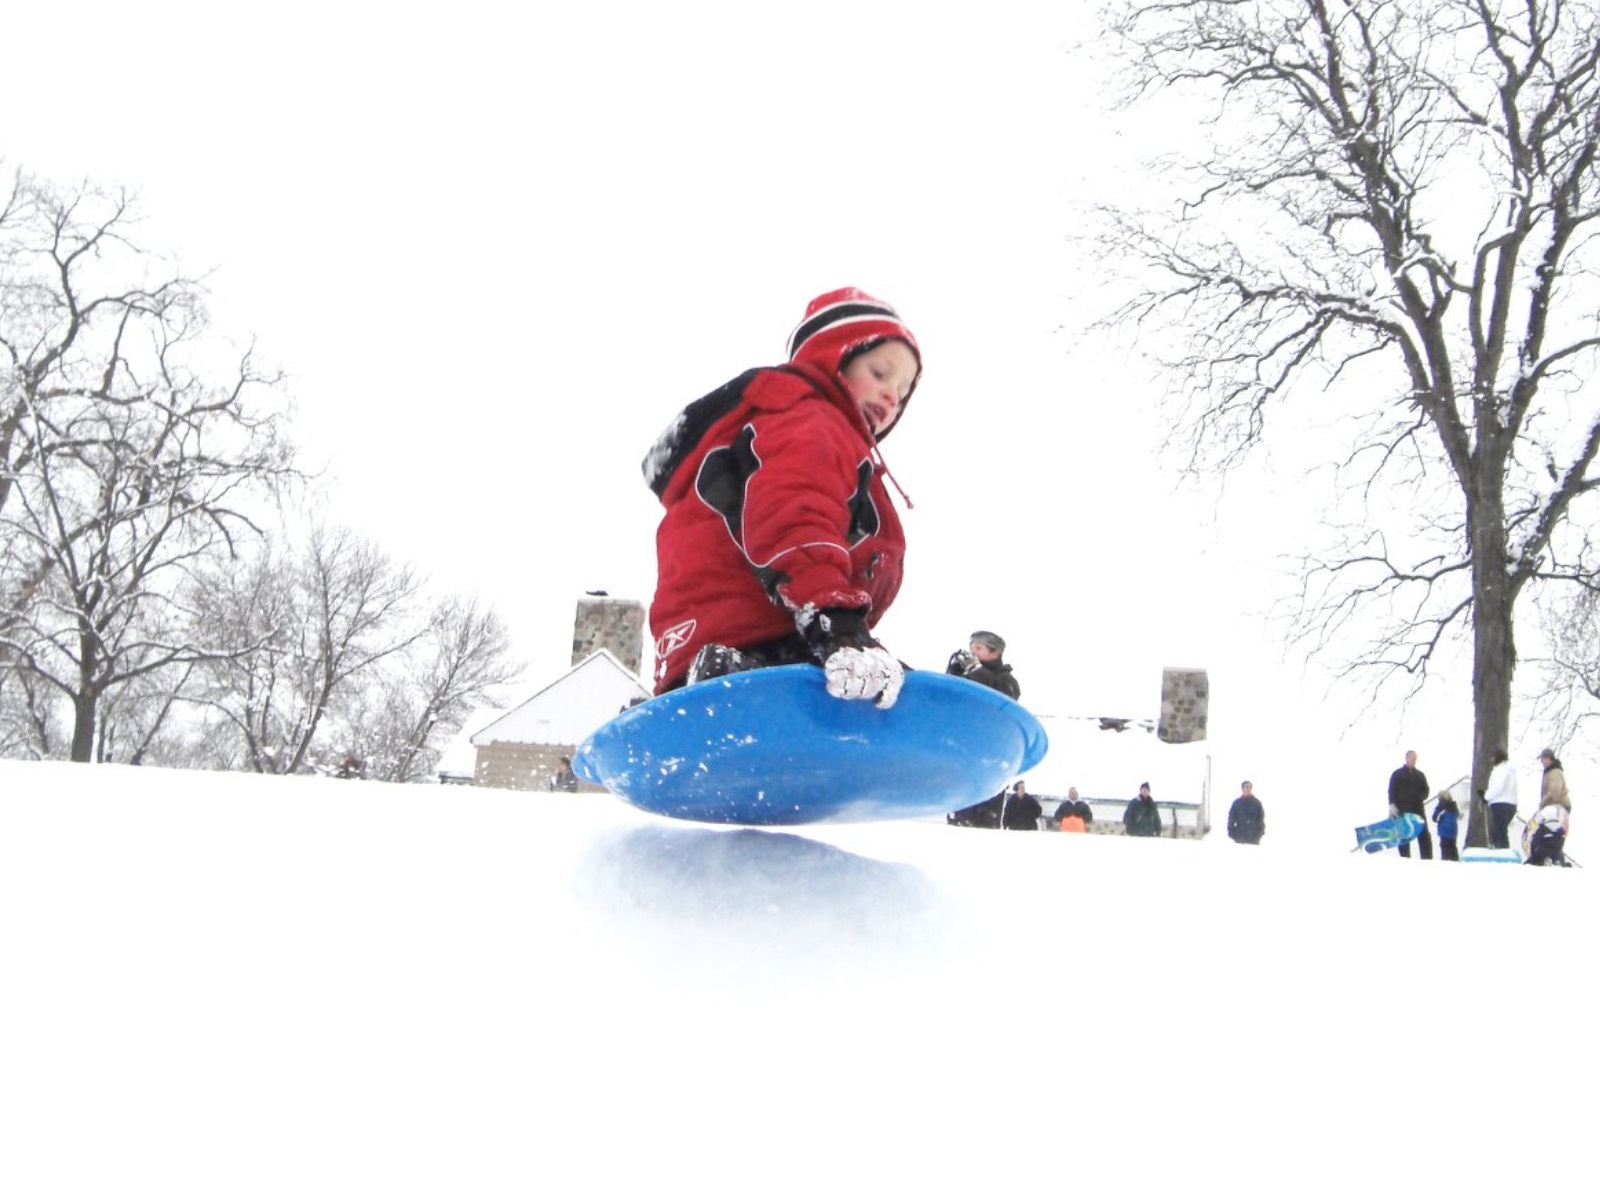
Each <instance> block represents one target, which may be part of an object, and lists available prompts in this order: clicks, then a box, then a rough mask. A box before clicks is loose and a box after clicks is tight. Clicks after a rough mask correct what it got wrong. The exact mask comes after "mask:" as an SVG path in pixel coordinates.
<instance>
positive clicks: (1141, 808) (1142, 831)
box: [1122, 783, 1161, 837]
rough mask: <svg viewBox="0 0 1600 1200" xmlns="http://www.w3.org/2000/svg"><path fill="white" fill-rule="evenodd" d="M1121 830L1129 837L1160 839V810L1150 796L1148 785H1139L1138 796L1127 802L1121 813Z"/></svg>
mask: <svg viewBox="0 0 1600 1200" xmlns="http://www.w3.org/2000/svg"><path fill="white" fill-rule="evenodd" d="M1122 828H1123V829H1124V830H1126V831H1127V834H1128V836H1129V837H1160V836H1161V810H1160V809H1159V808H1157V807H1156V802H1155V798H1154V797H1153V796H1151V795H1150V785H1149V784H1148V783H1141V784H1140V785H1139V794H1138V795H1137V796H1135V797H1134V798H1133V799H1132V800H1130V801H1128V807H1127V808H1125V809H1124V810H1123V812H1122Z"/></svg>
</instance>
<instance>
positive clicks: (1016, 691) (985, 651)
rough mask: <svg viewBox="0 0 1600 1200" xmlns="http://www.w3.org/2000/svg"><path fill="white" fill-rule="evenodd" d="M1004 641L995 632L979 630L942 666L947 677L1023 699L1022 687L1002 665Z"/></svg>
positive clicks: (1008, 668) (1005, 666)
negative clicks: (965, 645)
mask: <svg viewBox="0 0 1600 1200" xmlns="http://www.w3.org/2000/svg"><path fill="white" fill-rule="evenodd" d="M1005 653H1006V640H1005V638H1003V637H1001V636H1000V635H999V634H998V633H990V632H989V631H988V630H987V629H980V630H978V631H977V632H976V633H974V634H973V635H972V637H971V638H969V639H968V641H967V648H966V649H965V650H957V651H956V652H955V653H954V654H952V655H951V656H950V661H949V663H947V664H946V666H945V669H944V671H945V674H946V675H959V676H961V677H962V678H963V679H970V680H972V682H973V683H981V684H983V686H984V687H987V688H993V689H994V690H995V691H997V692H1001V693H1003V694H1004V695H1007V696H1010V697H1011V698H1012V699H1013V700H1020V699H1021V698H1022V685H1021V684H1019V683H1018V682H1017V677H1016V676H1015V675H1013V674H1012V673H1011V668H1010V667H1009V666H1008V665H1007V664H1006V662H1005Z"/></svg>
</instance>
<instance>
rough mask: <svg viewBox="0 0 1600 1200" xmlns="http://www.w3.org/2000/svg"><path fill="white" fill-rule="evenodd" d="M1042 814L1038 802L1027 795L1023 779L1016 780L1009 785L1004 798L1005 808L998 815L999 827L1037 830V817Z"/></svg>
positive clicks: (1036, 831) (1042, 810)
mask: <svg viewBox="0 0 1600 1200" xmlns="http://www.w3.org/2000/svg"><path fill="white" fill-rule="evenodd" d="M1043 815H1044V809H1043V808H1041V807H1039V802H1038V801H1037V800H1035V799H1034V798H1033V797H1032V796H1030V795H1028V785H1027V783H1026V781H1024V780H1021V779H1019V780H1017V781H1016V783H1014V784H1012V785H1011V791H1010V792H1009V793H1007V795H1006V798H1005V808H1004V810H1003V811H1002V812H1001V815H1000V828H1002V829H1023V830H1031V831H1032V832H1034V833H1038V832H1039V818H1040V817H1042V816H1043Z"/></svg>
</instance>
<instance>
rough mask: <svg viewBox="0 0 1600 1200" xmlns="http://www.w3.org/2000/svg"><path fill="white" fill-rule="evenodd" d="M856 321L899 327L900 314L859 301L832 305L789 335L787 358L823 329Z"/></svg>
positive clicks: (877, 305) (886, 307)
mask: <svg viewBox="0 0 1600 1200" xmlns="http://www.w3.org/2000/svg"><path fill="white" fill-rule="evenodd" d="M857 321H891V322H893V323H894V324H896V325H900V324H901V321H900V314H899V313H897V312H895V311H894V309H892V308H890V307H889V306H888V305H887V304H863V303H861V302H860V301H850V302H848V303H844V304H833V305H829V306H828V307H827V308H825V309H823V310H822V311H821V312H819V313H817V314H816V315H815V316H813V317H809V318H808V319H806V320H805V321H803V322H801V324H800V327H799V328H798V329H796V330H795V331H794V332H793V333H792V334H790V335H789V357H790V358H793V357H794V356H795V355H796V354H797V353H798V352H799V350H800V347H801V346H803V345H805V344H806V342H808V341H810V340H811V339H812V338H814V337H816V336H817V334H819V333H821V332H822V331H823V330H825V329H831V328H832V327H833V326H835V325H850V324H854V323H855V322H857Z"/></svg>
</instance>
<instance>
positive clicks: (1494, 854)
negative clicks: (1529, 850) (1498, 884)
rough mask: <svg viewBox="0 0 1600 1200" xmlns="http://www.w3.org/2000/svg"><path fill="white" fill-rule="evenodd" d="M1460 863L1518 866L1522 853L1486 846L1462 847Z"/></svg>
mask: <svg viewBox="0 0 1600 1200" xmlns="http://www.w3.org/2000/svg"><path fill="white" fill-rule="evenodd" d="M1461 861H1462V862H1498V863H1517V864H1519V865H1520V864H1521V862H1522V852H1521V851H1520V850H1512V849H1510V848H1509V847H1507V848H1504V849H1499V850H1496V849H1492V848H1490V847H1488V846H1464V847H1462V850H1461Z"/></svg>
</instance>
